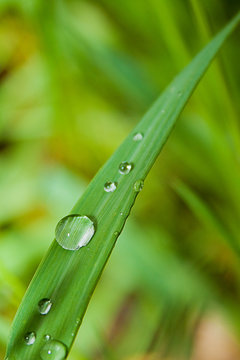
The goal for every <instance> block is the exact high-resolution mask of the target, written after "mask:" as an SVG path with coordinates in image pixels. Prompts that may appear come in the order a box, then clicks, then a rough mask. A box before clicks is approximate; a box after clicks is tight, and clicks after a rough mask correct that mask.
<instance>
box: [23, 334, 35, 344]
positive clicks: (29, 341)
mask: <svg viewBox="0 0 240 360" xmlns="http://www.w3.org/2000/svg"><path fill="white" fill-rule="evenodd" d="M35 340H36V334H35V332H34V331H30V332H28V333H26V334H25V336H24V341H25V343H26V345H32V344H34V343H35Z"/></svg>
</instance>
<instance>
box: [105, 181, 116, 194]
mask: <svg viewBox="0 0 240 360" xmlns="http://www.w3.org/2000/svg"><path fill="white" fill-rule="evenodd" d="M116 188H117V183H116V182H111V181H108V182H106V183H105V184H104V190H105V191H106V192H114V191H115V190H116Z"/></svg>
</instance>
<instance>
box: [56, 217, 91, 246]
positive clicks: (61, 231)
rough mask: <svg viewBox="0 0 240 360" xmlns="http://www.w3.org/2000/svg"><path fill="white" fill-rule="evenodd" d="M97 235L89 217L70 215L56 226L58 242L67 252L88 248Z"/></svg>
mask: <svg viewBox="0 0 240 360" xmlns="http://www.w3.org/2000/svg"><path fill="white" fill-rule="evenodd" d="M94 233H95V228H94V224H93V222H92V221H91V220H90V219H89V218H88V217H87V216H80V215H68V216H66V217H64V218H63V219H61V220H60V221H59V223H58V224H57V226H56V230H55V236H56V240H57V242H58V243H59V245H61V246H62V247H63V248H64V249H66V250H78V249H79V248H80V247H82V246H86V245H87V244H88V243H89V241H90V240H91V239H92V237H93V235H94Z"/></svg>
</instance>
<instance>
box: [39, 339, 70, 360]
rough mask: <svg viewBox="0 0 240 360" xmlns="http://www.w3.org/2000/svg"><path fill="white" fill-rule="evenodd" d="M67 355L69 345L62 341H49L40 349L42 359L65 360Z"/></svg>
mask: <svg viewBox="0 0 240 360" xmlns="http://www.w3.org/2000/svg"><path fill="white" fill-rule="evenodd" d="M66 355H67V347H66V346H65V345H64V344H63V343H62V342H60V341H57V340H50V341H48V342H47V343H46V344H45V345H44V346H43V347H42V349H41V351H40V357H41V359H42V360H63V359H65V358H66Z"/></svg>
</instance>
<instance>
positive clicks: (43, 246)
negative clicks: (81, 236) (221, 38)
mask: <svg viewBox="0 0 240 360" xmlns="http://www.w3.org/2000/svg"><path fill="white" fill-rule="evenodd" d="M237 8H238V2H237V1H233V0H231V1H228V2H227V1H223V0H221V1H219V0H218V1H217V0H213V1H211V2H208V1H207V0H204V1H200V0H187V1H177V0H173V1H171V2H170V1H166V0H161V1H160V0H148V1H145V0H138V1H136V0H132V1H128V0H122V1H119V2H117V1H111V0H98V1H96V0H86V1H82V0H65V1H64V0H52V1H42V0H32V1H28V0H24V1H18V0H1V1H0V18H1V21H0V167H1V172H0V198H1V208H0V294H1V297H0V356H1V357H3V355H4V350H5V347H6V342H7V334H8V331H9V326H10V322H11V320H12V319H13V316H14V314H15V312H16V309H17V307H18V305H19V303H20V300H21V298H22V296H23V294H24V291H25V289H26V287H27V285H28V283H29V281H30V279H31V277H32V275H33V273H34V271H35V269H36V267H37V266H38V264H39V262H40V260H41V258H42V256H43V254H44V253H45V251H46V250H47V248H48V245H49V244H50V242H51V240H52V237H53V236H54V227H55V224H56V223H57V221H58V220H59V219H60V218H61V217H62V216H64V215H66V214H67V213H68V211H69V210H70V209H71V207H72V206H73V204H74V203H75V201H76V200H77V198H78V197H79V196H80V195H81V193H82V192H83V191H84V189H85V187H86V184H87V183H88V182H89V181H90V179H91V178H92V176H93V175H94V174H95V173H96V171H97V170H98V169H99V167H100V166H101V165H102V164H103V163H104V162H105V160H106V159H107V158H108V157H109V156H110V155H111V153H112V152H113V150H114V149H115V148H116V147H117V146H118V145H119V144H120V142H121V141H122V140H123V139H124V137H125V136H126V135H127V134H128V132H129V130H130V129H131V128H132V127H133V125H134V124H135V123H136V122H137V120H138V119H139V118H140V117H141V116H142V115H143V113H144V111H145V110H147V108H148V107H149V106H150V104H151V103H152V101H153V100H154V99H155V98H156V96H157V95H158V94H159V93H160V92H161V91H162V90H163V89H164V87H165V86H166V85H167V84H168V83H169V82H170V80H171V79H172V77H173V76H174V75H176V74H177V72H179V71H180V70H181V69H182V67H183V66H184V65H186V64H187V63H188V61H189V60H190V59H191V58H192V56H193V55H194V54H195V53H196V52H197V51H198V50H199V49H200V48H201V47H202V46H203V45H204V44H205V43H206V42H207V41H208V39H209V38H210V37H211V36H212V34H213V33H215V32H216V31H217V30H218V29H219V28H220V27H222V26H223V25H224V24H225V23H226V22H227V21H228V20H229V19H230V18H231V17H232V16H233V15H234V14H235V13H236V10H237ZM239 57H240V47H239V30H238V31H236V32H235V33H234V35H233V36H231V38H230V39H229V40H228V41H227V43H226V45H225V46H224V48H223V50H222V51H221V54H220V56H219V57H218V60H217V61H214V64H213V65H212V66H211V68H210V69H209V71H208V73H207V75H206V76H205V78H204V79H203V81H202V82H201V84H200V85H199V88H198V89H197V91H196V92H195V94H194V95H193V97H192V99H191V101H190V102H189V104H188V106H187V107H186V109H185V111H184V113H183V115H182V116H181V118H180V119H179V122H178V124H177V126H176V128H175V130H174V133H173V134H172V136H171V137H170V140H169V141H168V143H167V145H166V146H165V148H164V151H163V152H162V155H161V156H160V158H159V160H158V161H157V163H156V165H155V166H154V168H153V170H152V172H151V174H150V175H149V177H148V179H147V181H146V186H145V187H144V190H143V191H142V193H141V195H140V197H139V199H138V201H137V203H136V206H135V208H134V210H133V213H132V216H131V218H130V219H129V221H128V224H127V226H126V229H125V230H124V232H123V234H122V235H121V236H120V239H119V242H118V244H117V245H116V248H115V250H114V252H113V254H112V256H111V259H110V260H109V263H108V265H107V267H106V269H105V271H104V273H103V276H102V278H101V280H100V282H99V284H98V287H97V289H96V291H95V293H94V296H93V299H92V301H91V303H90V306H89V309H88V311H87V313H86V316H85V319H84V322H83V326H82V328H81V330H80V332H79V336H78V339H77V341H76V343H75V346H74V348H73V351H72V353H71V355H70V356H69V359H70V360H80V359H101V360H102V359H118V358H124V359H145V360H147V359H166V358H168V359H169V357H171V359H179V358H185V359H186V358H188V357H190V356H191V354H193V355H192V356H193V359H194V360H195V359H198V360H203V359H204V360H208V359H211V360H213V355H211V357H208V356H210V355H208V353H205V354H204V355H201V354H200V355H199V354H198V355H196V348H198V345H199V344H198V342H199V341H200V340H201V339H200V340H199V329H200V328H201V326H202V325H201V324H203V322H204V321H205V322H206V320H205V319H208V317H209V314H212V313H214V314H217V317H218V318H221V319H223V321H224V324H225V325H224V326H225V327H226V328H227V329H228V331H229V333H230V334H234V335H232V336H234V337H235V339H236V341H235V343H234V345H232V346H235V347H236V349H237V350H236V351H238V354H239V345H238V342H239V341H240V314H239V310H238V307H239V301H240V286H239V283H240V281H239V280H240V266H239V253H240V252H239V248H240V239H239V231H238V227H239V221H240V215H239V214H240V186H239V184H240V168H239V162H240V134H239V124H238V121H239V107H240V103H239V101H238V99H239V96H240V85H239V81H237V79H239V78H240V68H239ZM205 322H204V324H205ZM206 348H207V347H206ZM203 353H204V352H203ZM194 354H195V355H194ZM201 356H202V357H201ZM229 356H230V355H229ZM214 359H215V358H214ZM216 359H222V358H221V357H216ZM228 359H229V360H231V357H228Z"/></svg>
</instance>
